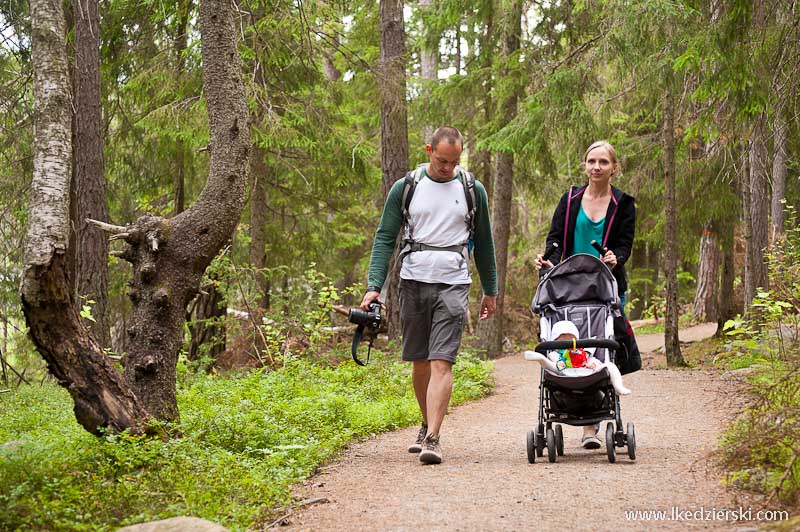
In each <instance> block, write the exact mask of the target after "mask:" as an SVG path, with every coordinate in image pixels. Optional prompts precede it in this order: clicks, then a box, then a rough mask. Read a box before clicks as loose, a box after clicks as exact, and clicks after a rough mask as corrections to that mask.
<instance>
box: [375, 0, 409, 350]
mask: <svg viewBox="0 0 800 532" xmlns="http://www.w3.org/2000/svg"><path fill="white" fill-rule="evenodd" d="M380 33H381V59H380V67H379V69H378V71H379V73H380V79H379V80H378V85H379V88H380V94H381V170H382V171H383V186H382V190H381V192H382V198H383V201H386V196H387V195H388V194H389V190H390V189H391V188H392V185H393V184H394V182H395V181H397V180H398V179H400V178H402V177H403V176H404V175H405V174H406V172H407V171H408V118H407V109H406V70H405V69H406V32H405V26H404V23H403V1H402V0H381V2H380ZM385 286H386V288H385V289H384V290H383V292H382V293H383V294H384V295H385V296H384V297H385V299H384V302H385V303H386V305H387V307H388V309H389V312H388V318H389V322H388V327H389V331H388V332H389V338H397V337H398V336H400V302H399V299H398V295H399V293H398V290H399V288H400V261H399V260H398V249H397V246H395V251H394V253H393V254H392V258H391V259H390V261H389V272H388V275H387V278H386V285H385Z"/></svg>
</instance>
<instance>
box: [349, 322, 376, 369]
mask: <svg viewBox="0 0 800 532" xmlns="http://www.w3.org/2000/svg"><path fill="white" fill-rule="evenodd" d="M365 328H366V325H364V324H363V323H362V324H361V325H359V326H358V327H357V328H356V332H355V334H354V335H353V349H352V352H353V360H354V361H355V363H356V364H358V365H359V366H366V365H367V364H369V355H370V352H372V342H373V341H374V340H375V335H374V334H372V335H370V337H369V347H368V348H367V361H366V362H362V361H361V359H359V358H358V355H357V354H356V351H358V344H360V343H361V339H362V338H363V337H364V329H365Z"/></svg>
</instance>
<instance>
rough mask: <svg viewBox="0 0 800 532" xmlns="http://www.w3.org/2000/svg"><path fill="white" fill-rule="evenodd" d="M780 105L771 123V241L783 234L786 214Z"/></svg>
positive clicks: (784, 122)
mask: <svg viewBox="0 0 800 532" xmlns="http://www.w3.org/2000/svg"><path fill="white" fill-rule="evenodd" d="M783 107H784V105H783V104H781V105H780V106H779V107H778V109H777V110H776V111H775V118H774V120H773V123H772V129H773V139H774V140H773V143H774V147H775V155H774V156H773V158H772V231H771V235H770V239H771V241H773V242H774V241H775V240H777V239H779V238H780V237H781V236H782V235H783V232H784V225H785V224H786V213H785V212H784V208H785V205H784V202H785V200H786V174H787V170H786V133H787V127H786V120H785V119H784V117H783Z"/></svg>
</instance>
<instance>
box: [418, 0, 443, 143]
mask: <svg viewBox="0 0 800 532" xmlns="http://www.w3.org/2000/svg"><path fill="white" fill-rule="evenodd" d="M419 9H420V11H421V12H422V13H424V14H427V13H430V12H431V11H432V10H433V0H419ZM423 32H424V28H423ZM420 69H421V71H422V79H423V81H424V82H425V84H426V85H427V87H426V89H428V90H427V91H426V92H427V93H428V94H429V90H430V89H432V88H433V87H434V86H435V85H436V81H437V80H438V77H439V76H438V71H439V35H438V33H436V34H434V35H427V34H426V39H425V40H424V42H423V44H422V50H421V52H420ZM433 131H434V127H433V124H431V123H430V122H427V123H425V125H424V126H423V127H422V140H423V142H426V143H428V142H430V141H431V137H432V136H433Z"/></svg>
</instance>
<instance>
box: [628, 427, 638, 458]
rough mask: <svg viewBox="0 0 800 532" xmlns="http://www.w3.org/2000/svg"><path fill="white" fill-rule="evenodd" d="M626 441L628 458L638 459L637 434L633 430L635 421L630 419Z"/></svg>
mask: <svg viewBox="0 0 800 532" xmlns="http://www.w3.org/2000/svg"><path fill="white" fill-rule="evenodd" d="M626 441H627V442H628V458H630V459H631V460H636V434H635V433H634V431H633V421H628V433H627V434H626Z"/></svg>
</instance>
